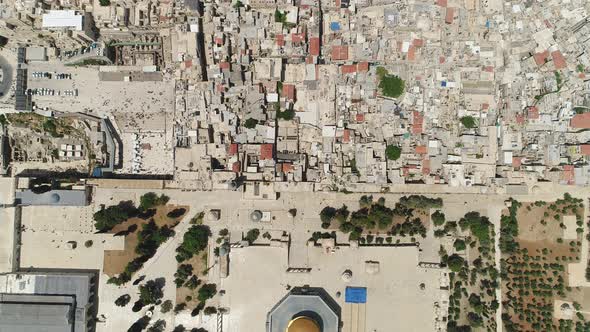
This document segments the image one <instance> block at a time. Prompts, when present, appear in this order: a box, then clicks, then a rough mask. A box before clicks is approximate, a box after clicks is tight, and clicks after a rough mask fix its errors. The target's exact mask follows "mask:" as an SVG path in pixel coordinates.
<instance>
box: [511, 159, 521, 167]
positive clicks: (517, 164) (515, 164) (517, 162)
mask: <svg viewBox="0 0 590 332" xmlns="http://www.w3.org/2000/svg"><path fill="white" fill-rule="evenodd" d="M520 165H522V158H521V157H512V167H515V168H518V167H520Z"/></svg>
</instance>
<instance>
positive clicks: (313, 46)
mask: <svg viewBox="0 0 590 332" xmlns="http://www.w3.org/2000/svg"><path fill="white" fill-rule="evenodd" d="M309 54H310V55H314V56H318V55H320V38H319V37H311V38H309Z"/></svg>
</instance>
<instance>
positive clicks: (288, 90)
mask: <svg viewBox="0 0 590 332" xmlns="http://www.w3.org/2000/svg"><path fill="white" fill-rule="evenodd" d="M282 93H283V96H285V97H286V98H287V99H289V100H295V85H293V84H283V92H282Z"/></svg>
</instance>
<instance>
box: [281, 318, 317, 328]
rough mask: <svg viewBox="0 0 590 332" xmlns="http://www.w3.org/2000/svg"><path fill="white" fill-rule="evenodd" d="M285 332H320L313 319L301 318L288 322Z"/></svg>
mask: <svg viewBox="0 0 590 332" xmlns="http://www.w3.org/2000/svg"><path fill="white" fill-rule="evenodd" d="M285 332H320V327H319V326H318V324H317V323H316V322H315V321H314V320H313V319H311V318H309V317H305V316H301V317H297V318H295V319H293V320H292V321H290V322H289V326H287V331H285Z"/></svg>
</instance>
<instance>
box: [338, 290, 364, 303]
mask: <svg viewBox="0 0 590 332" xmlns="http://www.w3.org/2000/svg"><path fill="white" fill-rule="evenodd" d="M344 302H346V303H367V289H366V288H365V287H346V292H345V293H344Z"/></svg>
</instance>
